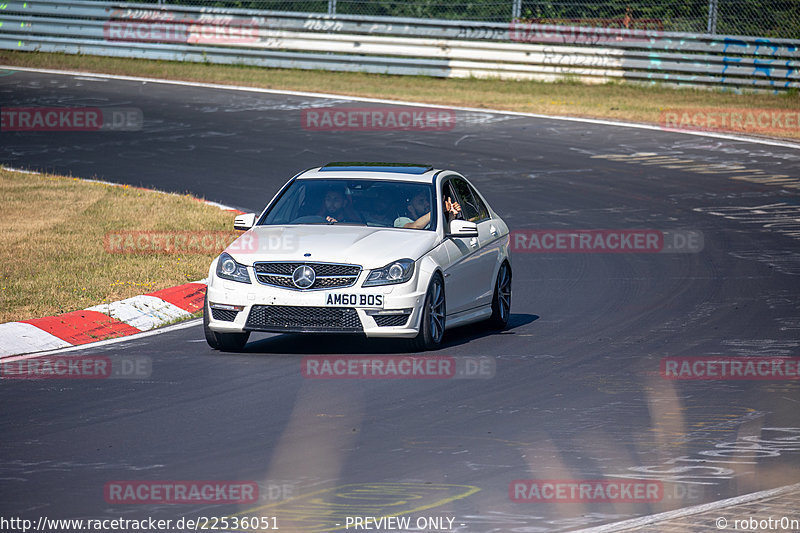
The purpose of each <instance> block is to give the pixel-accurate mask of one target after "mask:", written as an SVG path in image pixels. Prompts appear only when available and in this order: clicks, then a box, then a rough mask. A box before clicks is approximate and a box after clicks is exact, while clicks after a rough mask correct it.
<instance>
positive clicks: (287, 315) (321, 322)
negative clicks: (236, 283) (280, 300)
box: [244, 305, 363, 333]
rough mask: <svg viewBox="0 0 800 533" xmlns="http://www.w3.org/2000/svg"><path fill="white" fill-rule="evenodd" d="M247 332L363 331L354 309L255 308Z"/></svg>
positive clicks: (278, 306)
mask: <svg viewBox="0 0 800 533" xmlns="http://www.w3.org/2000/svg"><path fill="white" fill-rule="evenodd" d="M244 327H245V329H247V330H253V331H273V332H295V333H305V332H318V333H358V332H361V331H363V328H362V326H361V321H360V320H359V319H358V313H356V310H355V309H353V308H351V307H300V306H291V305H254V306H253V307H252V308H251V309H250V315H249V316H248V317H247V323H246V324H245V326H244Z"/></svg>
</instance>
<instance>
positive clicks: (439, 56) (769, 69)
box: [0, 0, 800, 90]
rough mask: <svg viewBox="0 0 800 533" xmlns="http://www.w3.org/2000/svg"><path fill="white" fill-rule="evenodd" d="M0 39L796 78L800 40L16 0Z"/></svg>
mask: <svg viewBox="0 0 800 533" xmlns="http://www.w3.org/2000/svg"><path fill="white" fill-rule="evenodd" d="M0 49H6V50H21V51H29V52H32V51H42V52H63V53H69V54H90V55H103V56H113V57H133V58H147V59H163V60H174V61H192V62H210V63H227V64H247V65H258V66H265V67H279V68H301V69H323V70H342V71H359V72H374V73H387V74H409V75H425V76H436V77H497V78H507V79H539V80H558V79H563V78H565V77H567V78H571V79H578V80H581V81H584V82H589V83H592V82H594V83H598V82H606V81H610V80H630V81H636V82H661V83H668V84H679V85H691V86H705V87H721V88H726V87H727V88H736V89H741V88H752V89H767V90H779V89H790V88H800V68H798V67H799V66H800V40H788V39H766V38H756V37H726V36H716V35H701V34H687V33H666V32H659V31H654V30H637V29H631V30H628V29H620V28H591V27H571V26H547V25H541V24H533V23H526V22H524V21H513V22H511V23H509V24H496V23H485V22H467V21H444V20H428V19H405V18H387V17H364V16H356V15H318V14H308V13H291V12H277V11H255V10H245V9H219V8H199V7H186V6H154V5H152V4H149V5H147V4H127V3H125V4H118V3H105V2H87V1H73V2H69V3H64V2H60V1H58V0H33V1H27V0H26V1H9V2H0Z"/></svg>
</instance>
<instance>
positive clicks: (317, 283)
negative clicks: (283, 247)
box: [253, 262, 361, 290]
mask: <svg viewBox="0 0 800 533" xmlns="http://www.w3.org/2000/svg"><path fill="white" fill-rule="evenodd" d="M302 265H306V266H309V267H311V268H313V269H314V273H315V274H316V279H315V280H314V284H313V285H311V286H310V287H308V288H307V289H299V288H297V287H296V286H295V284H294V282H293V281H292V273H293V272H294V271H295V269H296V268H297V267H299V266H302ZM253 268H254V269H255V273H256V279H257V280H258V282H259V283H261V284H263V285H271V286H273V287H281V288H284V289H293V290H314V289H338V288H342V287H350V286H352V285H354V284H355V282H356V280H357V279H358V275H359V274H360V273H361V267H360V266H359V265H343V264H338V263H300V262H259V263H255V264H254V265H253Z"/></svg>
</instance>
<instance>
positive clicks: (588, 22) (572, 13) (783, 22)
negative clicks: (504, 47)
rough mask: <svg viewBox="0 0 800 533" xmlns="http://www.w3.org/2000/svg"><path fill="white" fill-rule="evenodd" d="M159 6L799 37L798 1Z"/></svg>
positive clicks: (188, 0) (196, 2) (310, 1)
mask: <svg viewBox="0 0 800 533" xmlns="http://www.w3.org/2000/svg"><path fill="white" fill-rule="evenodd" d="M136 1H137V2H139V3H157V4H161V5H193V6H204V7H229V8H230V7H233V8H246V9H263V10H274V11H295V12H304V13H323V14H347V15H365V16H388V17H415V18H430V19H447V20H475V21H485V22H509V21H511V20H513V19H523V20H524V21H526V22H532V23H537V24H558V25H565V26H594V27H604V28H627V29H648V30H658V31H678V32H691V33H711V34H725V35H752V36H762V37H774V38H790V39H798V38H800V0H661V1H655V2H641V1H639V2H636V1H626V0H604V1H599V2H598V1H595V0H471V1H458V0H456V1H451V2H447V1H443V0H407V1H404V2H391V1H386V0H136Z"/></svg>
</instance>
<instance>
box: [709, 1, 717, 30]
mask: <svg viewBox="0 0 800 533" xmlns="http://www.w3.org/2000/svg"><path fill="white" fill-rule="evenodd" d="M718 2H719V0H708V28H707V33H710V34H712V35H714V34H715V33H717V7H718Z"/></svg>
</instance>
